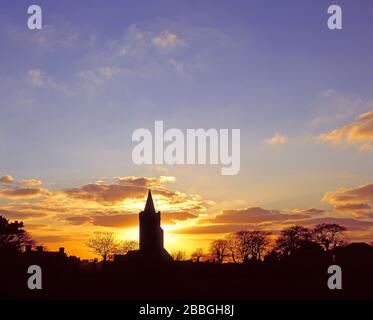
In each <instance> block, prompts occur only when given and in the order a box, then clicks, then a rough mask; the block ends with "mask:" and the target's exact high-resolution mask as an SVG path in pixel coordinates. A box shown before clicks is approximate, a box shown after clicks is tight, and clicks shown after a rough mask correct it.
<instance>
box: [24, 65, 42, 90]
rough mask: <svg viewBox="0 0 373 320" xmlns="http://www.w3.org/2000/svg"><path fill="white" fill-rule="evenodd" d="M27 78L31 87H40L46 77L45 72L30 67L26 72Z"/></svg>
mask: <svg viewBox="0 0 373 320" xmlns="http://www.w3.org/2000/svg"><path fill="white" fill-rule="evenodd" d="M27 80H28V81H29V82H30V84H31V86H33V87H41V86H43V85H44V83H45V81H46V78H45V74H44V73H43V72H42V71H41V70H40V69H31V70H29V71H28V72H27Z"/></svg>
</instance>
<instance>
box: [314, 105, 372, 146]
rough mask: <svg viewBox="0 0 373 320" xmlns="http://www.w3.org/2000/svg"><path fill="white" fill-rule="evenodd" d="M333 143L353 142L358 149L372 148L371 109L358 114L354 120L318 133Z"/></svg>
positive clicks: (322, 138)
mask: <svg viewBox="0 0 373 320" xmlns="http://www.w3.org/2000/svg"><path fill="white" fill-rule="evenodd" d="M319 139H320V140H322V141H326V142H331V143H334V144H354V145H357V146H358V147H359V149H360V150H364V151H367V150H373V111H369V112H366V113H363V114H361V115H359V116H358V117H357V119H356V121H354V122H352V123H350V124H347V125H345V126H342V127H340V128H337V129H334V130H332V131H329V132H326V133H323V134H321V135H319Z"/></svg>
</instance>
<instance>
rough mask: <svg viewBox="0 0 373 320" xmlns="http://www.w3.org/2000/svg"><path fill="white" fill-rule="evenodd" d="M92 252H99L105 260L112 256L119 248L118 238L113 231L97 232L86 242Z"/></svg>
mask: <svg viewBox="0 0 373 320" xmlns="http://www.w3.org/2000/svg"><path fill="white" fill-rule="evenodd" d="M86 245H87V247H89V248H90V249H91V251H92V252H94V253H96V254H99V255H100V256H101V257H102V259H103V260H104V262H106V261H107V259H108V258H110V257H111V255H112V254H113V253H115V250H116V249H117V245H118V243H117V240H116V238H115V236H114V233H112V232H96V233H95V234H94V235H93V236H92V237H91V238H89V239H88V241H87V242H86Z"/></svg>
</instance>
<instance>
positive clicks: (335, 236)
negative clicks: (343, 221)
mask: <svg viewBox="0 0 373 320" xmlns="http://www.w3.org/2000/svg"><path fill="white" fill-rule="evenodd" d="M344 231H346V228H345V227H342V226H340V225H339V224H336V223H330V224H329V223H321V224H318V225H317V226H315V228H314V229H313V238H314V240H315V241H316V242H317V243H318V244H320V245H321V246H322V247H323V248H324V249H325V250H326V251H329V250H330V246H331V245H333V247H334V248H335V247H337V246H338V245H341V244H342V243H343V239H341V235H342V233H343V232H344Z"/></svg>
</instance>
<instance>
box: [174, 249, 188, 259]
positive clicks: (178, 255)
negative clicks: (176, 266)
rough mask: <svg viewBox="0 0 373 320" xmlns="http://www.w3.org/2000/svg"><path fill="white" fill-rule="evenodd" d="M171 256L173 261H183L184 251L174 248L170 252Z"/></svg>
mask: <svg viewBox="0 0 373 320" xmlns="http://www.w3.org/2000/svg"><path fill="white" fill-rule="evenodd" d="M171 257H172V258H173V259H174V261H183V260H185V258H186V254H185V251H182V250H176V251H173V252H171Z"/></svg>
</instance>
